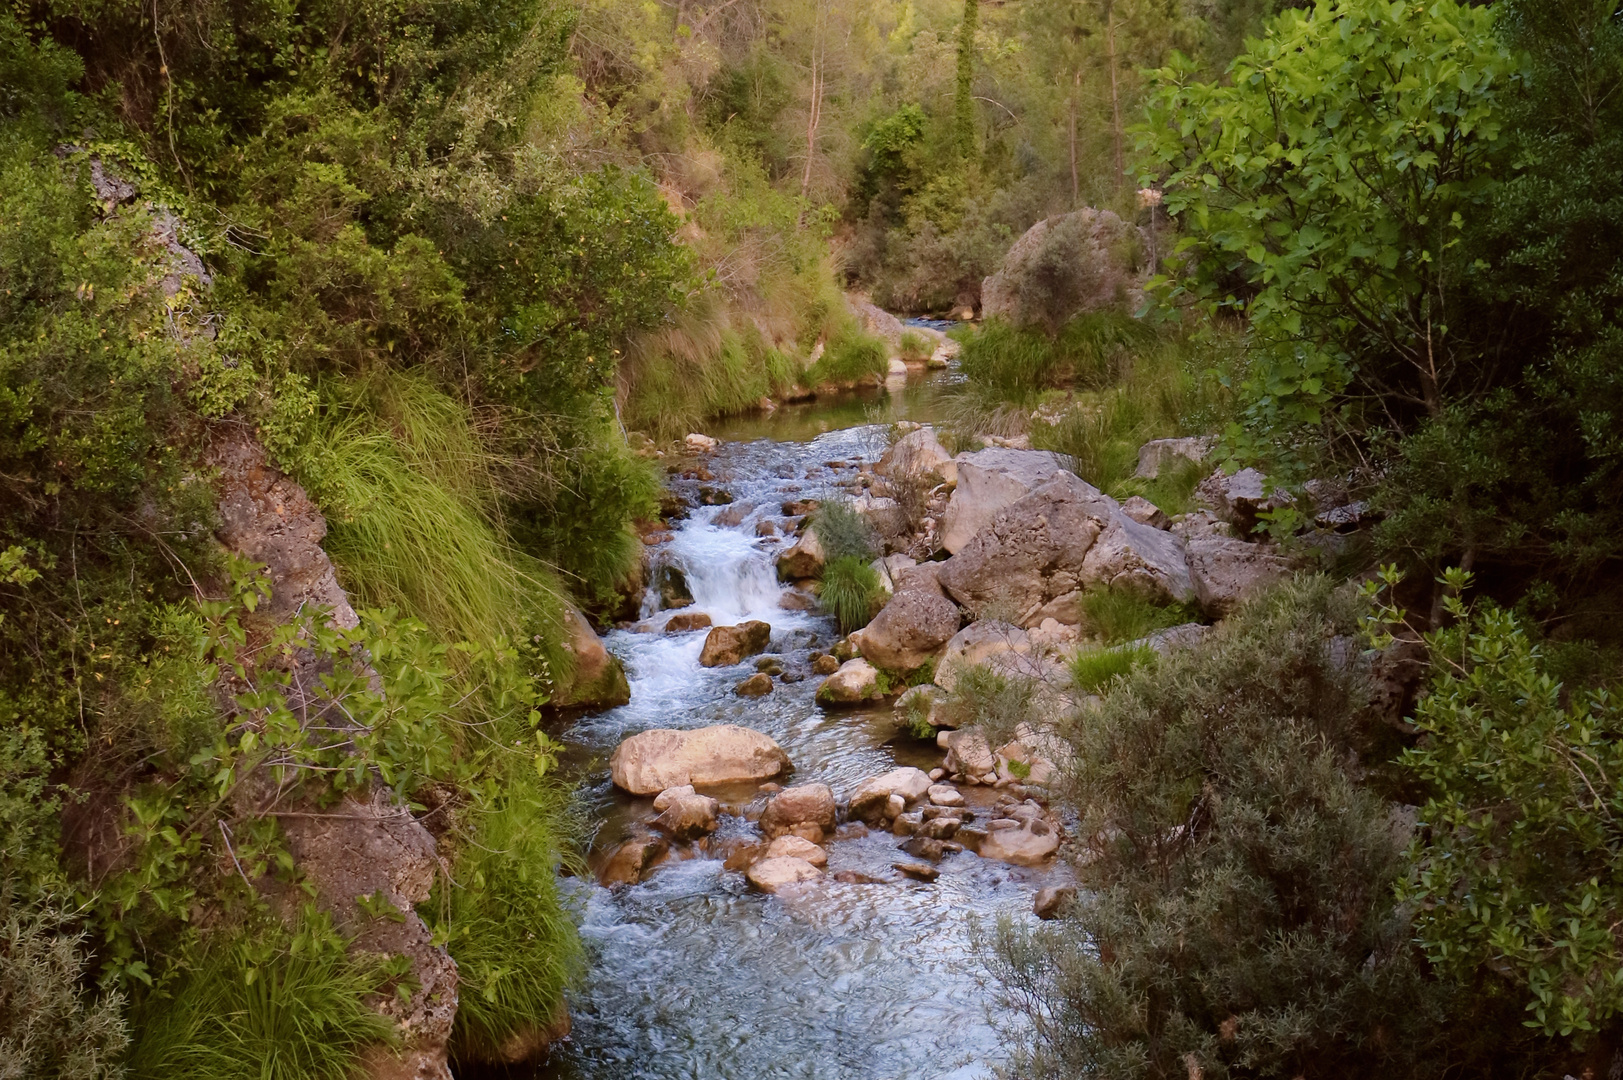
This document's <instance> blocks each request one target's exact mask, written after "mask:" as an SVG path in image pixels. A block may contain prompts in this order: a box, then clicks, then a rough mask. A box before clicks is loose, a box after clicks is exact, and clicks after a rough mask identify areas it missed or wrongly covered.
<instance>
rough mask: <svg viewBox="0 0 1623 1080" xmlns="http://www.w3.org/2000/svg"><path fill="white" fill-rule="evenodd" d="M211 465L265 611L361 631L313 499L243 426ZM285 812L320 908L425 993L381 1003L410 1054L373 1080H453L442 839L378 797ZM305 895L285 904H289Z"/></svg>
mask: <svg viewBox="0 0 1623 1080" xmlns="http://www.w3.org/2000/svg"><path fill="white" fill-rule="evenodd" d="M206 463H207V464H208V465H209V466H211V467H212V468H213V469H214V470H216V472H217V479H216V488H217V490H218V492H219V506H220V519H221V524H220V528H219V530H218V536H219V539H220V541H221V543H223V544H224V545H225V546H226V547H227V548H229V549H231V550H232V551H234V552H235V553H237V554H238V555H241V556H243V557H245V558H248V559H252V560H253V561H255V562H259V563H263V564H265V566H266V568H267V569H268V571H269V574H270V579H271V596H270V601H269V603H268V605H266V606H265V607H262V608H261V609H260V612H261V613H262V614H263V615H264V616H266V617H267V618H269V619H271V620H274V621H277V622H281V621H285V620H286V619H289V618H291V617H293V616H294V615H295V614H297V613H299V612H300V611H310V610H313V609H316V608H320V609H322V610H325V611H326V612H327V613H328V615H327V617H328V618H329V619H330V620H331V621H332V622H333V623H334V624H336V625H338V626H342V627H346V628H348V627H353V626H355V625H356V624H357V623H358V620H357V618H356V615H355V610H354V608H352V607H351V606H350V602H349V597H348V596H346V595H345V593H344V590H343V588H342V587H341V586H340V585H339V584H338V577H337V574H336V573H335V572H334V569H333V565H332V560H331V559H329V558H328V557H327V553H326V551H324V550H323V549H322V547H321V540H322V538H323V537H324V536H325V535H326V533H327V522H326V520H325V519H324V518H323V517H322V516H321V512H320V511H319V510H317V509H316V506H315V504H314V503H313V502H312V501H311V500H310V497H309V496H308V495H306V494H305V492H304V489H303V488H302V487H300V486H299V485H298V484H297V483H295V482H294V481H293V479H292V478H291V477H288V476H286V475H284V474H283V473H282V472H280V471H279V470H277V469H276V468H275V467H274V466H272V465H271V464H270V463H269V462H268V461H267V460H266V457H265V451H264V448H263V447H261V446H260V445H259V443H258V441H257V440H256V439H255V438H254V436H253V435H252V434H251V433H250V432H249V431H248V430H247V429H246V428H243V427H226V428H222V429H221V430H220V431H218V432H217V433H216V436H215V439H214V441H213V445H212V446H211V447H210V450H209V453H208V456H207V460H206ZM320 674H321V671H320V668H319V665H318V664H317V663H316V661H315V659H314V657H313V656H306V657H303V658H300V659H299V660H296V661H295V665H294V671H293V693H294V694H295V695H296V697H297V699H298V700H296V701H293V702H290V704H291V705H293V706H294V707H295V709H298V710H307V711H320V709H321V708H322V702H321V698H320V691H319V682H318V677H319V676H320ZM247 797H249V798H252V797H253V796H251V795H250V796H247ZM288 811H289V812H288V813H286V814H280V815H279V819H278V820H279V822H280V824H281V827H282V832H283V834H284V835H285V837H286V839H287V845H288V850H289V853H290V854H291V855H292V856H293V858H294V861H295V864H296V865H297V866H298V868H299V870H300V872H301V873H302V874H303V876H304V879H305V881H306V882H307V883H309V884H310V885H311V886H313V887H314V889H315V896H316V902H317V904H318V905H319V906H320V907H321V908H322V909H323V910H325V911H327V912H328V913H329V914H331V916H332V918H333V920H334V922H335V924H336V925H338V926H339V927H340V928H342V929H343V930H344V931H345V932H346V933H347V934H350V935H353V946H352V947H353V948H354V949H355V950H357V951H360V952H369V953H377V954H381V955H396V956H407V957H409V958H410V959H411V963H412V969H411V973H410V978H411V980H413V981H414V982H415V984H416V989H415V990H414V991H413V992H412V994H411V995H410V997H409V998H407V999H405V1000H401V999H400V998H398V997H393V996H390V997H380V998H379V999H378V1000H377V1002H376V1003H375V1004H376V1007H377V1009H378V1010H379V1011H380V1012H382V1013H384V1014H385V1015H387V1016H389V1017H390V1018H391V1019H392V1020H394V1021H395V1023H396V1024H397V1026H398V1028H399V1031H400V1034H401V1039H402V1043H403V1049H402V1051H401V1053H399V1054H398V1055H397V1054H395V1053H393V1052H389V1051H379V1052H376V1053H374V1054H372V1055H369V1057H368V1059H367V1061H366V1063H365V1075H366V1076H367V1077H369V1078H371V1080H450V1076H451V1072H450V1068H449V1066H448V1065H447V1058H446V1046H447V1043H448V1042H449V1040H450V1037H451V1024H452V1021H453V1020H454V1019H455V1017H456V1008H457V970H456V963H455V961H453V960H452V959H451V957H450V954H448V953H447V952H446V951H445V949H444V948H442V947H439V946H436V945H435V944H434V943H433V940H432V934H431V933H430V931H429V929H428V927H427V926H426V925H425V924H424V923H423V921H422V919H421V918H419V917H418V916H417V913H416V912H415V911H414V910H413V905H414V904H417V903H420V902H421V901H424V900H426V899H428V894H429V890H430V889H431V888H432V887H433V884H434V877H435V875H436V874H437V873H438V872H439V870H440V861H439V858H438V856H437V854H436V852H435V848H434V837H433V836H432V835H430V833H429V832H428V830H427V829H425V828H424V827H423V826H422V825H421V824H420V823H419V822H418V821H417V820H416V819H415V818H413V817H412V816H411V814H410V812H408V811H407V810H406V809H405V808H404V807H401V806H398V805H396V804H394V803H393V801H392V800H391V799H390V797H389V795H388V793H387V791H385V790H383V789H382V788H381V786H380V787H379V788H378V789H376V790H374V791H373V792H372V794H371V797H370V798H369V799H355V798H348V799H345V800H344V801H343V802H341V803H339V804H338V805H337V806H334V807H326V808H317V807H315V806H313V805H304V806H299V805H295V806H291V807H288ZM272 888H274V887H272ZM302 895H303V894H302V893H301V894H299V895H298V896H283V897H277V899H280V900H282V901H283V902H286V903H289V904H291V903H296V902H297V901H298V900H299V899H300V897H302ZM360 897H383V898H386V899H387V900H388V902H389V903H390V904H392V905H393V906H394V908H395V909H396V911H397V912H398V913H399V917H398V919H397V918H393V917H389V918H374V917H372V916H371V915H370V914H369V913H367V912H366V911H363V910H362V909H361V907H360V906H359V905H358V904H357V902H356V901H357V899H358V898H360Z"/></svg>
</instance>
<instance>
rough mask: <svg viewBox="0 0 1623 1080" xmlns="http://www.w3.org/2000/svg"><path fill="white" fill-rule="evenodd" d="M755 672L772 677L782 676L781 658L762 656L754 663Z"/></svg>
mask: <svg viewBox="0 0 1623 1080" xmlns="http://www.w3.org/2000/svg"><path fill="white" fill-rule="evenodd" d="M755 670H756V671H763V672H765V673H766V674H768V675H771V676H773V677H776V676H779V675H782V674H783V657H781V656H762V657H759V658H758V659H757V660H756V661H755Z"/></svg>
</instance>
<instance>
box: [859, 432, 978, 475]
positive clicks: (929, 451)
mask: <svg viewBox="0 0 1623 1080" xmlns="http://www.w3.org/2000/svg"><path fill="white" fill-rule="evenodd" d="M874 471H875V472H877V473H878V474H879V475H880V476H887V477H891V478H893V479H897V480H925V479H928V478H930V477H932V476H934V477H940V478H941V481H943V482H945V483H947V484H957V483H958V463H957V462H955V461H954V460H953V459H952V455H951V454H949V453H947V448H946V447H944V446H942V445H941V442H940V440H938V439H937V438H936V435H935V431H934V430H933V429H932V428H929V427H921V428H919V429H917V430H915V431H910V432H908V433H907V434H906V435H904V436H902V437H901V438H900V439H897V440H896V442H895V444H894V445H893V446H891V448H890V449H889V450H887V451H885V456H884V457H882V458H880V459H879V464H878V465H876V466H874Z"/></svg>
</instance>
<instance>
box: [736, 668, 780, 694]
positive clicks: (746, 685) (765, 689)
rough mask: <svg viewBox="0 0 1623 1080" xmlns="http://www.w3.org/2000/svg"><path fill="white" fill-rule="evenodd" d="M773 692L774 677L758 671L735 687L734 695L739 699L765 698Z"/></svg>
mask: <svg viewBox="0 0 1623 1080" xmlns="http://www.w3.org/2000/svg"><path fill="white" fill-rule="evenodd" d="M771 692H772V676H771V675H768V674H767V673H766V672H764V671H757V672H756V673H755V674H754V675H751V676H750V677H749V678H747V679H745V680H744V681H743V682H741V683H739V684H738V685H737V686H735V687H733V693H735V694H737V695H738V696H739V697H765V696H766V695H768V694H770V693H771Z"/></svg>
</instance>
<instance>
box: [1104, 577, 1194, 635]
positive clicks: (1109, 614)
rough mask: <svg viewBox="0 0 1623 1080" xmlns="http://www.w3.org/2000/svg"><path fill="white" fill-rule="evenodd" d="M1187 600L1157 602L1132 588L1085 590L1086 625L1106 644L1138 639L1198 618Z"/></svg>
mask: <svg viewBox="0 0 1623 1080" xmlns="http://www.w3.org/2000/svg"><path fill="white" fill-rule="evenodd" d="M1198 615H1199V612H1198V611H1196V610H1195V609H1194V608H1193V607H1191V606H1189V605H1186V604H1157V603H1155V602H1154V601H1151V600H1148V599H1146V598H1145V597H1143V596H1141V595H1139V594H1138V593H1136V592H1134V591H1133V590H1131V589H1120V588H1109V587H1106V588H1102V589H1090V590H1088V591H1087V592H1085V593H1083V594H1082V617H1083V625H1084V626H1085V627H1087V629H1088V631H1089V632H1090V633H1092V634H1093V636H1095V637H1097V638H1099V639H1100V640H1102V641H1104V642H1106V643H1107V644H1112V645H1115V644H1120V643H1122V642H1127V641H1138V640H1140V639H1142V638H1146V637H1149V636H1150V635H1151V634H1153V633H1155V632H1156V631H1158V630H1166V629H1170V628H1171V627H1174V626H1180V625H1182V624H1183V623H1188V622H1194V621H1196V619H1197V617H1198Z"/></svg>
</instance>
